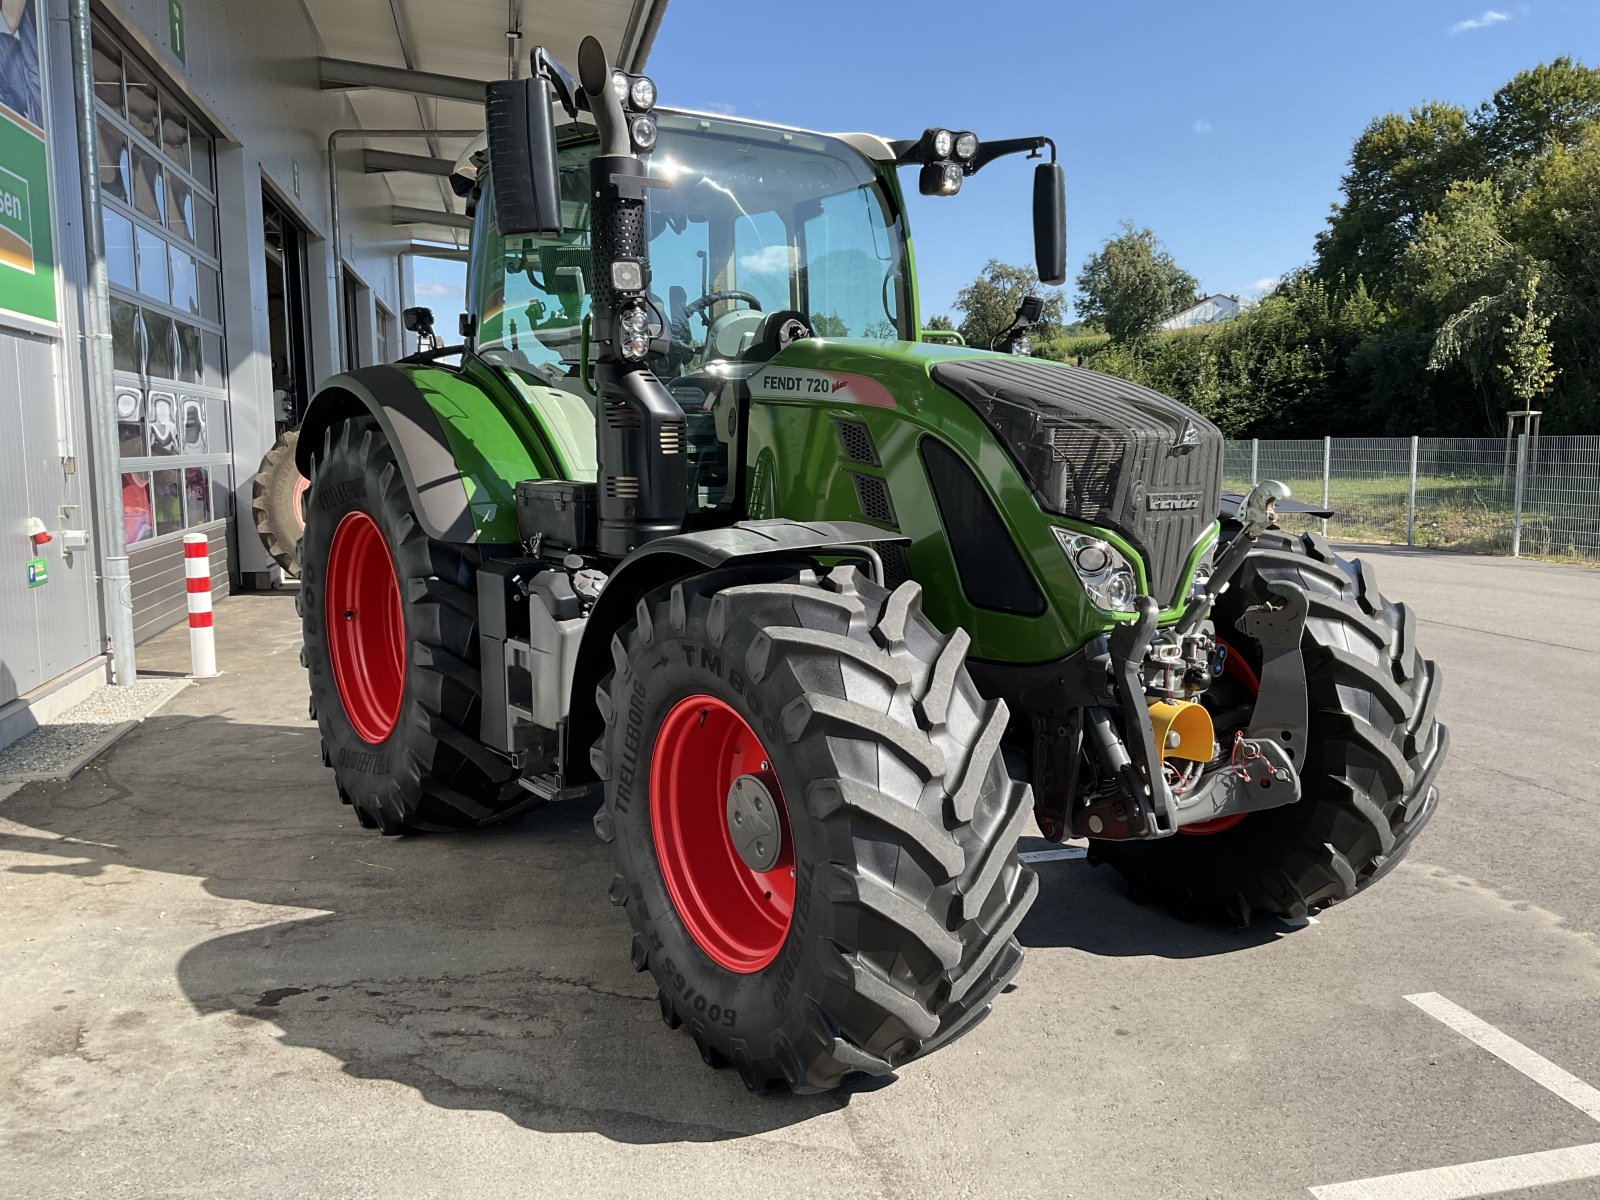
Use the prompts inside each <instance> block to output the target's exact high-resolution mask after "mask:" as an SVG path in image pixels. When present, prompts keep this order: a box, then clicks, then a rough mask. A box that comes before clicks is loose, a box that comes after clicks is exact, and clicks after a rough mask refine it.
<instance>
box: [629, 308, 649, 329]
mask: <svg viewBox="0 0 1600 1200" xmlns="http://www.w3.org/2000/svg"><path fill="white" fill-rule="evenodd" d="M649 324H650V318H649V316H648V315H647V314H646V313H645V311H644V309H643V308H640V307H638V306H637V305H635V306H634V307H633V308H626V309H623V311H622V328H623V329H624V330H626V331H627V332H628V333H643V332H644V331H645V329H646V328H647V327H648V326H649Z"/></svg>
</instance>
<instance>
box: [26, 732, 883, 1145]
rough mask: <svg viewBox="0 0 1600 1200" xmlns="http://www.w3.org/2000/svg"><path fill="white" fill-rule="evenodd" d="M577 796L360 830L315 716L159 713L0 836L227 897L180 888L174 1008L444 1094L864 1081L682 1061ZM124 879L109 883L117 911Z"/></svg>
mask: <svg viewBox="0 0 1600 1200" xmlns="http://www.w3.org/2000/svg"><path fill="white" fill-rule="evenodd" d="M592 815H593V814H592V811H591V808H590V806H588V805H584V804H582V803H569V804H565V805H557V806H553V807H550V808H547V809H543V810H540V811H538V812H534V813H530V814H526V815H524V816H522V817H520V818H517V819H515V820H513V821H509V822H506V823H504V824H503V825H501V826H498V827H495V828H491V829H486V830H481V831H477V832H474V833H469V834H457V835H452V836H419V837H399V838H380V837H378V836H377V835H375V834H373V833H371V832H370V831H367V830H364V829H360V828H359V827H358V826H357V824H356V822H355V820H354V818H353V816H352V814H351V811H350V810H349V809H348V808H344V807H342V806H341V805H340V804H339V803H338V800H337V797H336V795H335V792H334V789H333V784H332V777H331V775H330V774H329V773H328V772H326V771H324V770H323V769H322V768H321V766H320V756H319V751H318V739H317V736H316V732H315V730H313V729H309V728H296V727H291V726H269V725H250V724H244V723H240V722H235V721H229V720H226V719H224V718H221V717H214V716H210V717H163V716H158V717H153V718H150V719H149V720H147V721H146V722H145V723H144V724H143V725H142V726H141V727H140V728H139V729H138V730H135V731H134V732H132V733H131V734H129V735H128V737H127V738H125V739H124V740H123V742H122V743H120V744H119V745H118V746H116V747H115V748H113V749H112V750H111V751H110V752H109V753H108V754H107V755H105V756H104V757H103V758H101V759H100V760H99V761H98V762H96V763H95V764H93V765H92V766H90V767H89V768H88V769H86V770H85V771H84V772H83V773H82V774H80V775H79V776H77V777H76V778H75V779H73V780H71V781H69V782H67V783H64V784H59V783H58V784H36V785H32V786H30V787H27V788H25V789H23V790H22V791H20V792H18V793H16V794H15V795H13V796H11V797H10V798H8V799H7V800H6V802H5V804H4V806H3V807H0V817H4V818H6V819H8V820H10V821H13V822H16V823H17V824H19V825H22V826H28V827H31V828H32V829H35V830H39V831H45V832H46V833H47V834H49V835H56V836H27V835H26V834H25V833H21V832H15V831H7V832H0V850H8V851H20V852H26V853H28V854H29V855H31V856H40V855H43V856H46V857H49V858H52V859H54V860H56V861H50V862H46V863H41V862H39V861H38V860H37V858H36V857H35V858H34V859H33V861H31V862H28V863H25V864H18V865H13V866H12V867H10V871H12V872H16V873H27V874H46V873H48V874H67V875H72V876H79V877H89V878H92V877H95V876H100V875H102V874H104V873H105V872H106V871H107V869H108V868H136V869H138V870H144V871H158V872H166V873H169V874H176V875H186V876H193V877H196V878H198V879H200V880H201V881H202V882H203V885H204V887H205V889H206V891H207V892H208V893H210V894H211V895H212V896H216V897H221V898H223V899H226V900H229V901H243V902H245V904H244V905H243V906H240V905H236V904H230V905H227V906H218V905H214V904H210V903H207V902H206V900H205V898H204V897H196V899H195V901H194V902H193V904H192V906H191V907H192V908H193V911H192V912H191V913H190V914H189V917H191V918H192V919H193V920H194V921H195V922H196V923H198V924H201V925H214V926H216V927H220V928H223V929H227V930H230V932H227V933H225V934H223V935H222V936H220V937H215V938H211V939H209V940H205V941H201V942H198V943H197V944H195V945H193V946H192V947H190V948H189V949H188V950H187V951H186V952H185V953H183V955H182V958H181V960H180V961H179V963H178V966H177V977H178V982H179V984H180V986H181V988H182V990H183V993H184V995H185V996H186V997H187V998H188V1000H189V1002H190V1003H191V1004H192V1005H193V1006H194V1008H195V1009H196V1010H197V1011H198V1012H199V1013H201V1014H202V1015H203V1016H205V1017H215V1016H219V1015H220V1016H224V1017H231V1020H232V1022H233V1024H234V1026H235V1027H237V1028H243V1029H246V1030H248V1029H250V1028H255V1027H256V1026H254V1025H253V1024H252V1023H253V1022H260V1025H259V1028H260V1029H261V1030H262V1031H263V1032H264V1033H272V1034H274V1035H275V1036H276V1037H277V1040H279V1041H280V1042H282V1043H284V1044H286V1045H290V1046H299V1047H310V1048H313V1049H316V1050H320V1051H322V1052H323V1053H325V1054H328V1055H330V1056H332V1057H333V1058H334V1059H336V1060H337V1061H338V1062H339V1063H340V1064H341V1065H342V1067H343V1069H344V1071H345V1072H346V1073H347V1074H349V1075H350V1076H352V1077H355V1078H359V1079H382V1080H392V1081H395V1082H398V1083H401V1084H404V1085H406V1086H408V1087H410V1088H413V1089H415V1091H416V1092H417V1094H418V1095H420V1096H421V1098H422V1099H424V1100H426V1101H427V1102H428V1103H430V1104H434V1105H437V1106H439V1107H441V1108H459V1109H478V1110H486V1111H491V1112H498V1113H502V1114H504V1115H505V1116H507V1117H509V1118H510V1119H511V1120H513V1121H515V1122H517V1123H518V1124H519V1125H523V1126H526V1127H528V1128H531V1129H537V1130H542V1131H546V1132H559V1133H566V1132H580V1131H593V1132H597V1133H600V1134H602V1135H604V1136H606V1137H609V1138H612V1139H614V1140H616V1141H620V1142H628V1143H655V1142H673V1141H691V1142H693V1141H714V1140H720V1139H725V1138H735V1137H744V1136H748V1135H750V1134H755V1133H764V1132H768V1131H770V1130H773V1129H779V1128H784V1127H787V1126H791V1125H794V1124H797V1123H800V1122H804V1121H807V1120H809V1119H811V1118H812V1117H815V1116H818V1115H820V1114H823V1113H827V1112H831V1111H836V1110H838V1109H840V1108H843V1107H845V1106H846V1105H847V1104H848V1103H849V1101H850V1096H851V1094H852V1090H870V1089H871V1088H874V1087H878V1086H882V1084H883V1082H885V1081H882V1080H868V1081H864V1082H863V1084H862V1085H861V1086H860V1087H858V1088H855V1089H851V1088H848V1087H847V1088H845V1089H843V1090H840V1091H838V1092H835V1093H832V1094H829V1095H824V1096H809V1097H798V1096H789V1095H762V1096H752V1095H751V1094H750V1093H749V1092H747V1091H746V1090H745V1088H744V1086H743V1084H742V1083H741V1082H740V1080H739V1077H738V1075H737V1074H736V1073H735V1072H733V1071H730V1070H722V1071H713V1070H710V1069H709V1068H707V1067H706V1066H705V1065H704V1064H702V1062H701V1061H700V1057H699V1054H698V1053H697V1051H696V1049H695V1045H694V1042H693V1040H692V1039H691V1038H690V1037H689V1036H688V1034H687V1032H686V1031H684V1030H677V1031H674V1030H669V1029H668V1028H667V1027H666V1026H665V1025H664V1024H663V1023H662V1020H661V1017H660V1013H659V1010H658V1007H657V1002H656V991H655V987H654V984H653V982H652V981H651V978H650V976H649V975H641V974H636V973H635V972H634V971H633V970H632V968H631V966H630V965H629V963H628V953H627V947H628V936H629V935H628V927H627V921H626V919H625V917H624V916H623V914H622V912H621V910H620V909H617V908H613V907H612V906H611V905H610V904H608V903H607V901H606V898H605V897H606V889H607V885H608V884H609V882H610V879H611V873H612V872H611V866H610V861H609V851H608V850H607V848H606V847H605V846H603V845H601V844H600V842H599V841H598V840H597V839H596V837H595V836H594V832H593V829H592V827H591V818H592ZM137 887H138V883H137V877H136V876H135V877H132V882H131V885H130V886H122V887H119V888H117V889H115V894H117V896H118V902H119V903H121V904H124V905H132V906H134V908H135V909H136V910H137V908H138V905H139V900H138V892H137V890H136V889H137ZM98 894H99V895H107V894H108V893H107V892H104V891H102V892H100V893H98ZM146 903H147V904H148V901H146ZM162 915H163V916H164V917H165V916H168V915H169V914H166V913H163V914H162ZM172 915H176V914H172ZM137 919H138V920H139V921H141V922H143V923H145V924H148V925H153V924H155V921H154V914H153V913H150V912H148V911H141V912H140V913H139V916H138V918H137ZM197 1033H198V1031H197ZM199 1036H205V1035H203V1034H200V1035H199ZM254 1053H255V1052H252V1054H254ZM259 1053H261V1054H264V1055H267V1056H268V1062H267V1064H266V1066H265V1068H264V1069H267V1070H271V1069H272V1068H271V1064H270V1056H271V1054H272V1051H271V1050H270V1049H266V1048H263V1049H262V1050H261V1051H260V1052H259ZM257 1069H262V1068H257Z"/></svg>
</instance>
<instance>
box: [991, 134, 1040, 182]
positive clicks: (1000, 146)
mask: <svg viewBox="0 0 1600 1200" xmlns="http://www.w3.org/2000/svg"><path fill="white" fill-rule="evenodd" d="M1046 146H1048V147H1050V161H1051V162H1055V161H1056V143H1055V139H1054V138H1047V137H1044V136H1042V135H1041V136H1039V137H1024V138H1005V139H1003V140H1001V141H998V142H984V141H980V142H979V143H978V154H977V157H976V158H974V159H973V160H972V174H974V175H976V174H977V173H978V172H979V171H981V170H983V168H984V167H986V166H988V165H989V164H990V163H992V162H993V161H994V160H995V159H997V158H1004V157H1005V156H1006V155H1008V154H1026V155H1027V156H1028V157H1029V158H1038V157H1039V151H1041V150H1043V149H1044V148H1045V147H1046Z"/></svg>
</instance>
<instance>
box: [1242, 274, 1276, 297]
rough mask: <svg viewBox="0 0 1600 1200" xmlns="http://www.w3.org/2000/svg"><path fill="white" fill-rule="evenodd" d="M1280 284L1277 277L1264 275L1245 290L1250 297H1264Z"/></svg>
mask: <svg viewBox="0 0 1600 1200" xmlns="http://www.w3.org/2000/svg"><path fill="white" fill-rule="evenodd" d="M1278 282H1279V277H1278V276H1276V275H1263V276H1262V277H1261V278H1260V279H1258V280H1256V281H1255V282H1254V283H1252V284H1251V285H1250V286H1249V287H1247V288H1245V294H1246V295H1249V296H1264V295H1266V294H1267V293H1268V292H1270V291H1271V290H1272V289H1273V288H1275V287H1277V286H1278Z"/></svg>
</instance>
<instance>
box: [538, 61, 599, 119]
mask: <svg viewBox="0 0 1600 1200" xmlns="http://www.w3.org/2000/svg"><path fill="white" fill-rule="evenodd" d="M528 65H529V67H530V69H531V72H532V74H533V76H534V77H535V78H536V79H544V80H547V81H549V84H550V86H551V87H552V88H554V89H555V93H556V99H557V100H558V101H560V103H561V107H562V108H564V109H566V112H567V116H569V117H576V116H577V115H578V113H579V112H580V111H582V112H587V111H588V109H589V101H588V97H587V96H585V95H584V94H583V89H582V88H580V87H579V86H578V81H577V80H576V79H574V78H573V77H572V72H570V71H568V70H567V69H566V68H565V67H563V66H562V65H561V61H560V60H559V59H557V58H556V57H555V55H553V54H551V53H550V52H549V51H548V50H546V49H545V48H544V47H543V46H535V47H534V48H533V53H532V54H531V55H530V56H529V63H528Z"/></svg>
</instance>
